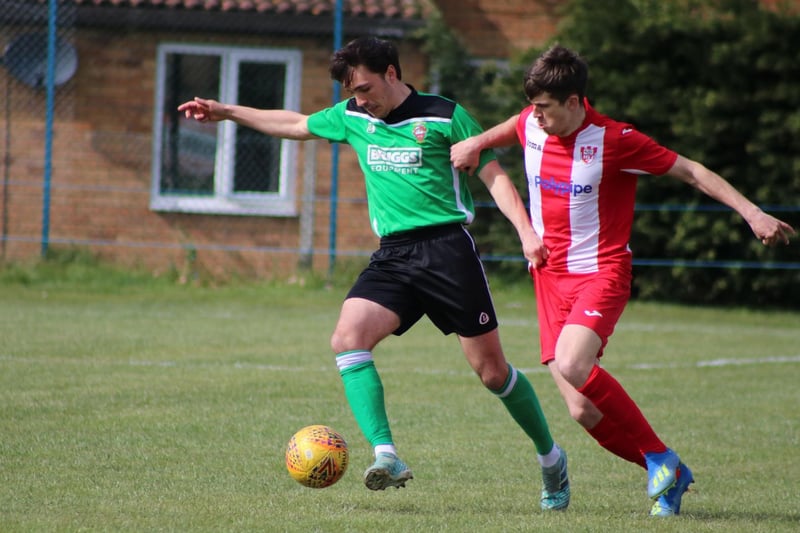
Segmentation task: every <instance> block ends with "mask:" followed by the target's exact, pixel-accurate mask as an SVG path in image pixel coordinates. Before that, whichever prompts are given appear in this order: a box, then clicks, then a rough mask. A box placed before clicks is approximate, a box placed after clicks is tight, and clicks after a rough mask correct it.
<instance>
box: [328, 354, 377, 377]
mask: <svg viewBox="0 0 800 533" xmlns="http://www.w3.org/2000/svg"><path fill="white" fill-rule="evenodd" d="M367 361H372V352H369V351H367V350H353V351H350V352H342V353H340V354H337V355H336V366H337V367H339V372H341V371H342V370H346V369H348V368H350V367H351V366H355V365H358V364H361V363H366V362H367Z"/></svg>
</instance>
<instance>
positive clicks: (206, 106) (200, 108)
mask: <svg viewBox="0 0 800 533" xmlns="http://www.w3.org/2000/svg"><path fill="white" fill-rule="evenodd" d="M223 110H224V106H223V105H222V104H220V103H219V102H217V101H216V100H210V99H205V98H200V97H197V96H195V98H194V100H189V101H188V102H185V103H183V104H181V105H179V106H178V111H180V112H181V113H183V114H184V115H185V116H186V118H193V119H195V120H196V121H198V122H208V121H212V122H216V121H218V120H223V119H224V118H225V116H224V115H223Z"/></svg>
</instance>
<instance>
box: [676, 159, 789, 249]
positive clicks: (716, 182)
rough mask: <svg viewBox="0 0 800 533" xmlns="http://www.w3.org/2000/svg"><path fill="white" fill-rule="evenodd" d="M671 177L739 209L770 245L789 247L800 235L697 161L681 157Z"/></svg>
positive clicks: (756, 233)
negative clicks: (794, 236)
mask: <svg viewBox="0 0 800 533" xmlns="http://www.w3.org/2000/svg"><path fill="white" fill-rule="evenodd" d="M667 174H668V175H669V176H672V177H675V178H678V179H679V180H682V181H685V182H686V183H688V184H689V185H691V186H692V187H694V188H696V189H698V190H700V191H702V192H704V193H705V194H707V195H708V196H710V197H712V198H714V199H715V200H717V201H719V202H722V203H723V204H725V205H727V206H728V207H730V208H731V209H733V210H735V211H736V212H737V213H739V214H740V215H741V216H742V218H744V219H745V221H746V222H747V223H748V224H749V225H750V229H751V230H753V234H755V236H756V237H758V238H759V239H760V240H761V242H762V243H763V244H765V245H767V246H774V245H776V244H778V243H781V242H782V243H784V244H789V238H790V237H791V236H792V235H796V234H797V232H796V231H795V229H794V228H792V226H790V225H789V224H787V223H786V222H784V221H782V220H779V219H777V218H775V217H773V216H772V215H768V214H767V213H765V212H763V211H762V210H761V209H760V208H759V207H758V206H757V205H755V204H754V203H753V202H751V201H750V200H748V199H747V198H746V197H745V196H744V195H743V194H742V193H740V192H739V191H737V190H736V189H735V188H734V187H733V185H731V184H730V183H728V182H727V181H725V179H724V178H722V177H721V176H720V175H719V174H717V173H716V172H713V171H711V170H709V169H708V168H706V167H705V166H703V165H702V164H701V163H698V162H697V161H693V160H691V159H688V158H686V157H683V156H680V155H679V156H678V159H677V160H676V161H675V164H674V165H673V166H672V168H671V169H670V170H669V172H667Z"/></svg>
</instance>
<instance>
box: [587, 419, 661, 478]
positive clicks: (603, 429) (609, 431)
mask: <svg viewBox="0 0 800 533" xmlns="http://www.w3.org/2000/svg"><path fill="white" fill-rule="evenodd" d="M586 432H587V433H589V435H591V436H592V437H594V440H596V441H597V443H598V444H599V445H600V446H602V447H603V448H605V449H606V450H608V451H610V452H611V453H613V454H614V455H616V456H617V457H622V458H623V459H625V460H626V461H630V462H631V463H636V464H637V465H639V466H641V467H642V468H644V469H645V470H647V465H646V463H645V462H644V455H642V452H640V451H639V448H638V447H637V446H636V444H634V442H633V441H632V440H631V439H630V438H629V437H628V434H627V433H625V431H623V430H622V429H620V427H619V426H618V425H616V424H615V423H614V422H613V421H612V420H611V419H610V418H609V417H607V416H604V417H603V418H601V419H600V422H599V423H598V424H597V425H596V426H595V427H593V428H592V429H587V430H586Z"/></svg>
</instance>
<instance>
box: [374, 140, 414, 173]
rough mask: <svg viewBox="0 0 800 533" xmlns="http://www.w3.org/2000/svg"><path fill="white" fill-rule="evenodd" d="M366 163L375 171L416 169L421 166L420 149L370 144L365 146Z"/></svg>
mask: <svg viewBox="0 0 800 533" xmlns="http://www.w3.org/2000/svg"><path fill="white" fill-rule="evenodd" d="M367 164H368V165H369V166H370V167H371V168H372V170H375V171H382V170H383V171H393V170H401V169H417V168H419V167H421V166H422V149H421V148H383V147H381V146H376V145H374V144H371V145H369V146H368V147H367ZM406 172H408V170H406Z"/></svg>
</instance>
